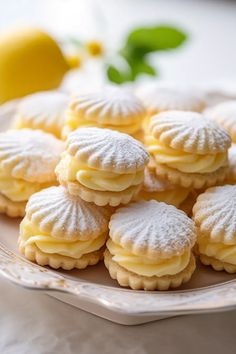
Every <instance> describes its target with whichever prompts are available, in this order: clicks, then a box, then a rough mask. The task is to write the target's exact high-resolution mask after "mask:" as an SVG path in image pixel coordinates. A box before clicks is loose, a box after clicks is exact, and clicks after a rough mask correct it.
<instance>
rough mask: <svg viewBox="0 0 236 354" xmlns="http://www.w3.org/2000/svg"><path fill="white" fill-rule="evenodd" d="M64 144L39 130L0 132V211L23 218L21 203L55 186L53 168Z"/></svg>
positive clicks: (23, 203)
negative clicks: (44, 189)
mask: <svg viewBox="0 0 236 354" xmlns="http://www.w3.org/2000/svg"><path fill="white" fill-rule="evenodd" d="M63 148H64V144H63V143H62V142H61V141H60V140H58V139H56V138H55V137H54V136H52V135H51V134H47V133H44V132H42V131H40V130H31V129H22V130H9V131H7V132H4V133H0V195H1V198H0V211H1V212H5V213H6V214H8V215H9V216H23V215H24V208H25V203H26V201H27V200H28V199H29V197H30V196H31V195H32V194H33V193H35V192H38V191H39V190H41V189H43V188H46V187H48V186H51V185H54V184H57V180H56V175H55V172H54V170H55V167H56V165H57V163H58V162H59V160H60V155H61V153H62V151H63Z"/></svg>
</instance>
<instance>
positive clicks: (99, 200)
mask: <svg viewBox="0 0 236 354" xmlns="http://www.w3.org/2000/svg"><path fill="white" fill-rule="evenodd" d="M58 177H59V182H60V183H61V184H62V185H63V186H64V187H66V188H67V190H68V192H69V193H70V194H72V195H75V196H78V197H80V198H81V199H83V200H85V201H86V202H89V203H94V204H96V205H98V206H105V205H110V206H112V207H115V206H118V205H120V204H128V203H129V202H130V201H131V200H133V199H134V198H135V196H136V195H137V194H138V193H139V190H140V188H141V186H140V185H139V186H131V187H129V188H127V189H125V190H124V191H122V192H102V191H96V190H92V189H89V188H87V187H85V186H83V185H82V184H80V183H78V182H67V181H64V180H62V179H60V176H58Z"/></svg>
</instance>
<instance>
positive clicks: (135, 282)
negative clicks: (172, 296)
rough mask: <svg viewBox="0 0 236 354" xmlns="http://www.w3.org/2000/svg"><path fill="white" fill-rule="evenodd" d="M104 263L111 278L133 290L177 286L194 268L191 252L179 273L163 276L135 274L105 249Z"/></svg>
mask: <svg viewBox="0 0 236 354" xmlns="http://www.w3.org/2000/svg"><path fill="white" fill-rule="evenodd" d="M104 263H105V266H106V268H107V269H108V271H109V273H110V276H111V278H112V279H116V280H117V281H118V283H119V284H120V285H121V286H127V287H130V288H131V289H133V290H149V291H153V290H168V289H170V288H178V287H179V286H181V285H182V284H184V283H187V282H188V281H189V280H190V278H191V276H192V274H193V272H194V271H195V268H196V262H195V258H194V256H193V254H191V258H190V261H189V264H188V266H187V267H186V268H185V269H184V270H182V271H181V272H180V273H178V274H175V275H166V276H163V277H156V276H153V277H150V278H149V277H145V276H142V275H138V274H135V273H133V272H130V271H128V270H126V269H125V268H123V267H121V266H120V265H119V264H118V263H116V262H114V261H113V260H112V255H111V253H110V252H109V251H108V250H106V251H105V253H104Z"/></svg>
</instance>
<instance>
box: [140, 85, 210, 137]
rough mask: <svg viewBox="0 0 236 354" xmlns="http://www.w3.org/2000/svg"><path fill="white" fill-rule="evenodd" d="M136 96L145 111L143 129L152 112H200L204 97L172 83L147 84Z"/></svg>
mask: <svg viewBox="0 0 236 354" xmlns="http://www.w3.org/2000/svg"><path fill="white" fill-rule="evenodd" d="M137 96H138V97H139V98H140V100H141V101H142V103H143V105H144V107H145V108H146V111H147V115H146V118H145V120H144V121H143V128H144V129H145V130H146V128H147V126H148V124H149V121H150V117H151V116H152V115H154V114H157V113H160V112H164V111H169V110H177V111H193V112H201V111H202V110H203V109H204V108H205V102H204V99H203V97H202V96H201V95H200V94H195V93H192V92H191V90H190V89H189V88H183V87H182V88H179V87H177V86H174V85H164V84H156V83H154V84H147V85H144V86H143V87H141V88H140V89H139V90H138V92H137Z"/></svg>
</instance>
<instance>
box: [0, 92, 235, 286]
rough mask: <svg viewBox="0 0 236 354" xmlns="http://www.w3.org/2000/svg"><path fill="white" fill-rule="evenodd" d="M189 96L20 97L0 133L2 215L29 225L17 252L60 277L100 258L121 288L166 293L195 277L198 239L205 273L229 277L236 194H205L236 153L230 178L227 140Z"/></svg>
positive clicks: (228, 189)
mask: <svg viewBox="0 0 236 354" xmlns="http://www.w3.org/2000/svg"><path fill="white" fill-rule="evenodd" d="M190 96H191V95H189V94H187V92H183V91H178V90H176V89H175V90H173V89H172V90H170V89H169V90H167V89H166V90H164V89H162V90H161V89H160V90H159V91H158V90H156V91H155V94H153V95H150V97H149V101H146V103H145V100H144V99H143V104H142V103H141V102H140V100H139V99H138V98H137V97H135V96H134V95H133V94H132V93H130V92H129V91H127V89H122V88H116V87H115V88H114V87H108V88H106V89H104V90H103V91H100V92H95V93H91V94H86V95H76V96H74V97H73V98H72V99H71V100H70V102H69V99H68V97H67V96H66V95H65V94H61V93H59V92H42V93H38V94H34V95H31V96H29V97H26V98H25V99H23V100H22V101H21V103H20V104H19V106H18V108H17V111H16V116H15V118H14V120H13V127H14V129H13V130H9V131H7V132H5V133H1V134H0V212H3V213H6V214H7V215H8V216H13V217H15V216H24V218H23V220H22V222H21V225H20V235H19V250H20V252H21V253H22V254H24V256H25V257H26V258H27V259H29V260H30V261H34V262H36V263H38V264H40V265H42V266H46V265H49V266H50V267H52V268H54V269H58V268H62V269H65V270H70V269H73V268H77V269H83V268H86V267H87V266H90V265H95V264H97V263H98V262H99V261H100V260H102V259H103V258H104V263H105V266H106V268H107V269H108V271H109V273H110V276H111V278H113V279H116V280H117V281H118V283H119V284H120V285H121V286H128V287H130V288H132V289H144V290H168V289H170V288H176V287H179V286H180V285H181V284H183V283H185V282H187V281H189V280H190V278H191V276H192V274H193V272H194V270H195V268H196V262H195V257H196V255H194V252H193V249H194V250H195V249H196V247H194V246H195V243H196V241H197V245H198V253H199V254H200V259H201V261H202V262H203V263H204V264H210V265H212V267H213V268H214V269H216V270H222V269H224V270H226V271H228V272H236V261H235V259H236V251H235V245H236V241H235V239H236V238H235V235H236V231H235V230H234V225H235V222H234V218H235V219H236V212H235V211H234V210H235V205H234V204H236V202H235V201H234V199H235V198H236V197H235V195H236V186H234V185H231V186H223V187H215V188H213V189H208V190H206V192H204V191H205V189H206V188H207V187H209V186H215V185H216V184H224V183H225V181H226V180H227V181H229V179H230V178H231V181H232V179H233V178H234V177H233V171H235V170H236V166H234V163H235V161H236V159H235V158H233V157H234V155H235V153H234V154H233V153H232V154H231V155H232V156H231V155H230V156H231V157H230V161H231V162H230V169H229V165H228V149H229V148H230V144H231V139H230V136H229V134H228V133H227V132H226V131H225V130H224V129H223V128H221V127H220V126H218V125H217V124H216V123H215V122H213V120H209V119H207V118H206V117H205V116H204V115H202V114H201V113H197V112H196V111H198V112H200V111H201V110H202V109H203V107H204V103H203V100H202V99H200V98H199V97H197V96H194V95H192V96H191V97H190ZM155 97H156V98H155ZM151 104H152V105H151ZM144 106H145V108H144ZM153 107H155V108H153ZM170 109H172V110H170ZM173 109H174V110H173ZM60 139H64V141H63V140H60ZM139 140H144V143H145V145H143V144H142V143H141V142H140V141H139ZM231 149H232V148H231ZM230 151H233V150H230ZM229 171H231V172H229ZM235 175H236V173H235ZM232 183H233V182H232ZM200 193H203V194H201V195H200V197H199V198H198V199H197V202H196V204H195V206H194V208H193V213H194V216H193V220H192V219H191V218H189V217H188V216H187V214H191V211H192V207H193V204H194V203H195V200H196V198H197V195H198V194H200ZM224 195H225V197H224ZM231 197H232V200H231V199H230V198H231ZM183 210H184V211H183ZM228 214H229V217H228V216H226V215H228ZM220 219H222V221H219V220H220ZM231 220H233V222H232V223H231Z"/></svg>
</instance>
